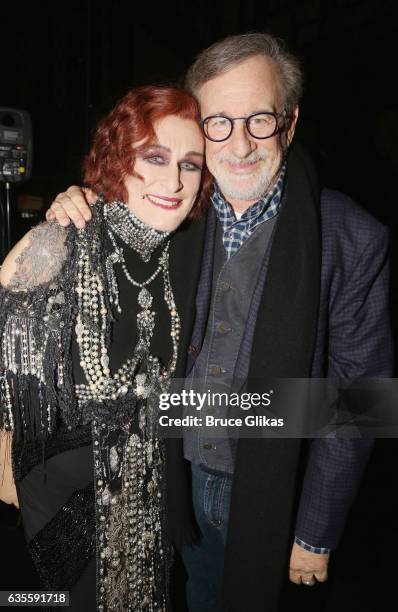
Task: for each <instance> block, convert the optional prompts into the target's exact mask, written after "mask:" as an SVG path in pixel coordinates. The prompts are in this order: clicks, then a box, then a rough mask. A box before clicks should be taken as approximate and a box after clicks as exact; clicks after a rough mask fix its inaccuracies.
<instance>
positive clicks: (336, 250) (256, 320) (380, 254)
mask: <svg viewBox="0 0 398 612" xmlns="http://www.w3.org/2000/svg"><path fill="white" fill-rule="evenodd" d="M287 198H288V200H287V205H285V206H284V207H283V210H282V213H281V219H280V220H279V221H278V226H277V230H276V234H275V237H274V240H273V244H272V250H271V262H270V266H269V270H268V273H267V278H266V279H265V280H264V279H263V280H262V283H263V285H262V286H261V287H260V290H258V291H257V292H256V293H255V296H254V299H253V304H252V309H251V312H250V314H249V318H248V321H247V327H246V329H245V336H246V338H248V339H249V340H248V341H247V342H246V344H245V343H243V345H242V351H243V356H242V355H241V356H240V358H241V359H243V362H244V360H247V363H244V364H243V365H245V366H247V371H249V376H251V377H257V378H261V377H264V378H265V377H267V376H277V377H310V376H313V377H342V378H351V379H353V378H356V377H358V376H365V377H389V376H391V374H392V337H391V330H390V322H389V312H388V231H387V229H386V228H385V227H384V226H383V225H382V224H380V223H379V222H377V221H376V220H375V219H374V218H373V217H372V216H371V215H369V214H368V213H367V212H365V211H364V210H363V209H362V208H360V207H359V206H357V205H356V204H355V203H354V202H353V201H352V200H351V199H350V198H348V197H347V196H345V195H343V194H341V193H338V192H336V191H331V190H326V189H324V190H322V191H321V190H320V188H319V185H318V181H317V177H316V174H315V172H314V170H313V168H312V165H311V163H310V162H309V160H308V158H307V157H306V156H305V155H304V154H303V153H302V151H301V150H300V149H298V150H293V151H292V152H290V154H289V160H288V172H287ZM212 217H213V220H212ZM196 225H197V227H196V230H195V231H194V232H192V231H189V230H188V232H187V233H186V236H185V238H184V232H182V233H181V235H180V237H177V245H178V241H180V242H181V241H182V242H181V245H183V244H184V240H185V244H188V242H189V250H190V252H191V253H192V252H194V253H195V252H196V253H197V255H198V256H197V257H193V258H190V257H186V260H185V261H182V260H181V256H180V257H179V262H178V263H179V266H177V261H175V263H174V265H173V264H172V266H171V270H172V275H174V276H175V278H174V282H175V284H174V286H175V287H180V288H181V287H182V285H184V291H183V295H184V300H183V295H182V293H181V294H180V300H181V301H180V303H181V304H183V302H185V304H186V306H185V312H182V314H183V321H184V328H183V332H184V333H183V342H182V347H183V353H182V355H181V357H180V364H179V366H180V371H181V370H182V368H183V364H185V359H186V357H187V354H186V353H185V349H186V350H187V353H188V366H187V369H188V371H189V369H190V368H191V367H192V363H193V361H194V359H195V355H197V353H198V351H199V350H200V346H201V342H202V341H203V337H204V333H205V327H206V320H207V313H208V308H209V302H210V292H211V282H212V266H213V244H214V228H215V218H214V211H210V212H209V219H208V220H207V223H204V222H201V223H199V224H196ZM187 238H188V241H187ZM181 245H180V249H179V252H180V253H181V252H182V250H181ZM203 245H204V247H203ZM177 252H178V250H175V251H174V257H176V253H177ZM199 253H202V255H201V256H200V255H199ZM172 257H173V254H172ZM198 261H199V263H198ZM178 277H179V278H178ZM188 278H189V281H188ZM183 279H184V281H185V282H183ZM260 280H261V279H260ZM196 286H197V287H198V288H197V290H196ZM178 291H180V290H178ZM195 293H196V298H195V305H196V308H195V309H194V308H193V303H192V302H191V301H190V299H189V296H191V299H192V300H193V296H194V295H195ZM187 296H188V299H187ZM177 298H178V295H177ZM178 301H179V300H178V299H177V303H178ZM191 327H192V328H193V331H192V333H190V330H191ZM188 338H190V341H189V340H188ZM188 343H189V346H188ZM248 390H250V389H248ZM371 448H372V441H371V440H369V439H337V438H335V439H331V438H328V439H315V440H313V441H312V442H311V444H310V449H309V452H308V455H307V463H306V469H305V474H304V478H302V477H301V478H300V477H299V474H300V469H299V468H300V458H302V456H303V444H302V443H301V441H300V440H297V439H279V440H270V439H266V440H264V439H261V440H253V439H252V440H246V439H241V440H240V441H239V444H238V450H237V458H236V468H235V475H234V483H233V489H232V499H231V510H230V521H229V533H228V541H227V548H226V560H225V606H226V610H227V611H228V612H242V610H249V609H250V610H256V611H257V610H265V609H266V610H267V612H272V611H273V610H276V609H277V606H278V600H279V594H280V589H281V584H282V582H283V579H284V578H285V577H286V576H287V575H288V558H289V552H290V548H291V544H292V539H293V534H294V533H296V535H297V536H298V537H300V538H301V539H303V540H304V541H306V542H307V543H309V544H311V545H313V546H324V547H330V548H335V547H336V546H337V545H338V542H339V540H340V537H341V534H342V531H343V529H344V524H345V521H346V517H347V514H348V511H349V509H350V506H351V503H352V500H353V497H354V495H355V492H356V490H357V487H358V483H359V480H360V478H361V475H362V472H363V469H364V466H365V465H366V462H367V460H368V457H369V454H370V452H371ZM298 501H299V503H297V502H298Z"/></svg>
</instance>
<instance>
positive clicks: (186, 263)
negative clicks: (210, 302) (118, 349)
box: [170, 218, 206, 378]
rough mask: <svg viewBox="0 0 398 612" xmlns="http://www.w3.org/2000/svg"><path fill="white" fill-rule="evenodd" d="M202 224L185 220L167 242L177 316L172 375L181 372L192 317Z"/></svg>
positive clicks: (198, 269)
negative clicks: (178, 331)
mask: <svg viewBox="0 0 398 612" xmlns="http://www.w3.org/2000/svg"><path fill="white" fill-rule="evenodd" d="M205 227H206V218H203V219H200V220H195V221H187V222H186V223H184V224H183V225H182V226H181V227H180V228H179V230H178V231H177V232H176V233H175V235H174V236H173V237H172V242H171V245H170V247H171V248H170V280H171V286H172V287H173V292H174V298H175V301H176V305H177V311H178V313H179V315H180V319H181V336H180V344H179V351H178V360H177V367H176V372H175V377H176V378H183V377H184V375H185V367H186V359H187V348H188V345H189V341H190V337H191V332H192V327H193V323H194V319H195V308H194V304H195V296H196V292H197V287H198V282H199V277H200V272H201V260H202V255H203V242H204V233H205Z"/></svg>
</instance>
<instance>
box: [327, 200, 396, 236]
mask: <svg viewBox="0 0 398 612" xmlns="http://www.w3.org/2000/svg"><path fill="white" fill-rule="evenodd" d="M321 221H322V235H323V237H324V238H325V237H327V236H328V235H336V236H339V237H340V239H341V240H344V239H347V240H349V241H350V242H351V243H352V242H360V243H367V242H369V241H371V240H375V239H376V240H380V239H385V240H386V239H387V237H388V229H387V228H386V226H385V225H383V224H382V223H381V222H380V221H378V220H377V219H376V218H375V217H374V216H373V215H372V214H371V213H369V212H368V211H367V210H365V209H364V208H362V206H360V205H359V204H357V203H356V202H354V200H353V199H352V198H350V196H348V195H346V194H344V193H341V192H340V191H336V190H334V189H327V188H325V189H323V190H322V194H321Z"/></svg>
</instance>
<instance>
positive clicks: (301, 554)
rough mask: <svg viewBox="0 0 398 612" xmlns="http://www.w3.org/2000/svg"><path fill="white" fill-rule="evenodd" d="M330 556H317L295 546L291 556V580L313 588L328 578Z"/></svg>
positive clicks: (295, 544) (297, 545)
mask: <svg viewBox="0 0 398 612" xmlns="http://www.w3.org/2000/svg"><path fill="white" fill-rule="evenodd" d="M329 557H330V555H329V554H317V553H313V552H310V551H309V550H305V548H302V547H301V546H299V544H297V543H296V542H295V543H294V544H293V548H292V553H291V555H290V566H289V578H290V580H291V581H292V582H294V583H295V584H305V585H307V586H312V585H314V584H315V582H316V581H318V582H325V580H327V577H328V564H329Z"/></svg>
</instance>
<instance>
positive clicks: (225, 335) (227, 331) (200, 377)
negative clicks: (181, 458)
mask: <svg viewBox="0 0 398 612" xmlns="http://www.w3.org/2000/svg"><path fill="white" fill-rule="evenodd" d="M277 218H278V217H277V216H276V217H274V218H272V219H270V220H268V221H265V222H264V223H262V224H261V225H259V226H258V228H257V229H256V230H255V231H254V233H253V234H252V235H251V236H250V237H249V238H248V239H247V240H246V241H245V242H244V243H243V244H242V246H241V247H240V249H239V250H238V251H237V252H236V253H235V254H234V255H233V256H232V257H231V258H230V259H229V260H228V261H227V259H226V253H225V249H224V246H223V243H222V228H221V226H220V223H219V222H218V221H217V232H216V243H215V253H214V268H213V284H212V296H211V303H210V309H209V318H208V321H207V326H206V333H205V337H204V341H203V345H202V349H201V352H200V354H199V355H198V357H197V359H196V361H195V365H194V367H193V369H192V372H191V374H190V376H189V378H188V379H187V381H186V386H185V388H186V389H192V388H194V389H195V391H199V392H200V393H206V392H207V391H211V392H212V393H230V392H231V387H232V383H233V381H234V375H235V374H236V371H235V367H236V363H237V361H238V356H239V352H240V348H241V344H242V341H243V339H244V332H245V327H246V322H247V319H248V314H249V309H250V304H251V300H252V295H253V292H254V289H255V287H256V284H257V279H258V275H259V271H260V268H261V265H262V264H263V262H264V256H266V259H267V258H268V255H269V251H270V249H269V247H270V244H271V237H272V233H273V229H274V227H275V224H276V221H277ZM239 377H240V379H241V378H242V377H245V378H246V377H247V371H245V372H242V371H240V372H239ZM234 382H236V381H234ZM229 413H230V411H229V410H228V408H227V407H226V406H225V404H224V405H221V406H217V407H215V406H214V405H209V404H205V405H204V406H203V408H202V410H201V411H200V413H199V412H197V413H196V414H197V415H198V416H200V417H201V419H202V423H203V425H202V427H185V428H184V454H185V458H186V459H188V460H190V461H193V462H194V463H198V464H201V465H202V466H204V467H205V468H209V469H211V470H216V471H221V472H227V473H230V474H232V473H233V469H234V454H235V453H234V449H235V446H236V444H235V442H236V441H235V440H232V439H231V440H230V439H229V437H228V431H227V429H221V428H217V430H216V432H217V436H216V437H214V436H213V437H212V433H213V431H215V430H212V428H206V427H204V423H205V420H206V415H207V414H209V415H210V414H211V415H214V416H216V417H221V418H223V417H226V416H228V415H229ZM189 414H193V411H192V410H190V412H189ZM244 414H245V413H244V412H241V414H239V415H237V414H236V409H235V410H234V416H244Z"/></svg>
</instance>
